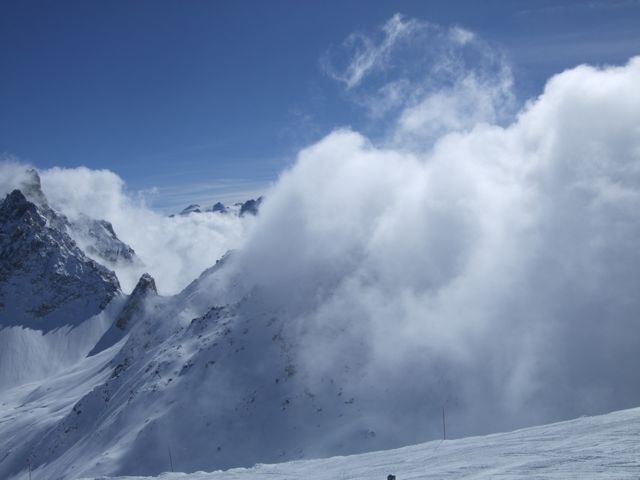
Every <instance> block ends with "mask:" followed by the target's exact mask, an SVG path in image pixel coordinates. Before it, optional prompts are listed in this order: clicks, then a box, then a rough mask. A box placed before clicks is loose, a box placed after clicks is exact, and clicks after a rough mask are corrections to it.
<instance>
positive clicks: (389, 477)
mask: <svg viewBox="0 0 640 480" xmlns="http://www.w3.org/2000/svg"><path fill="white" fill-rule="evenodd" d="M387 480H396V476H395V475H387Z"/></svg>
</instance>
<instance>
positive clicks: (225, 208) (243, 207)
mask: <svg viewBox="0 0 640 480" xmlns="http://www.w3.org/2000/svg"><path fill="white" fill-rule="evenodd" d="M262 200H263V197H258V198H255V199H254V198H250V199H249V200H246V201H244V202H236V203H233V204H231V205H225V204H224V203H222V202H216V203H214V204H213V206H212V207H210V208H203V207H201V206H200V205H199V204H197V203H194V204H191V205H189V206H187V207H186V208H184V209H183V210H182V211H181V212H180V213H179V214H178V215H181V216H185V215H191V214H192V213H217V214H224V215H235V216H238V217H243V216H245V215H257V214H258V211H259V209H260V205H261V204H262ZM172 216H173V215H172Z"/></svg>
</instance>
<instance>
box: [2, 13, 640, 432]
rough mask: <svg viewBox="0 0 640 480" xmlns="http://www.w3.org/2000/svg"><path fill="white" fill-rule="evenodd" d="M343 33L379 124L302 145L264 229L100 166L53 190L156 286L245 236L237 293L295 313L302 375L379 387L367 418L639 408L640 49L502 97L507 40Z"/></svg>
mask: <svg viewBox="0 0 640 480" xmlns="http://www.w3.org/2000/svg"><path fill="white" fill-rule="evenodd" d="M427 40H428V41H429V42H428V43H424V42H426V41H427ZM344 48H345V50H341V51H340V52H339V53H340V54H341V55H342V57H341V58H342V63H341V64H340V65H342V66H341V67H338V66H336V63H335V61H334V57H333V55H335V52H330V54H329V56H328V57H327V59H325V65H326V69H327V71H328V72H329V74H330V75H331V76H333V77H334V78H335V79H336V80H338V81H340V82H342V83H343V84H344V85H345V89H346V91H347V92H348V95H351V96H352V97H351V98H353V99H355V100H356V101H357V102H359V103H361V104H362V105H363V106H364V107H365V108H367V109H368V111H369V113H370V115H371V118H372V119H374V121H379V122H380V123H381V124H383V125H384V128H383V129H382V130H383V133H382V135H380V136H379V137H375V138H368V137H367V136H365V135H363V134H362V133H359V132H357V131H354V130H353V129H349V128H346V129H340V130H336V131H334V132H332V133H330V134H329V135H327V136H326V137H325V138H323V139H322V140H321V141H319V142H318V143H316V144H313V145H311V146H309V147H308V148H306V149H304V150H303V151H301V152H300V154H299V156H298V159H297V162H296V164H295V165H294V166H293V167H292V168H291V169H289V170H288V171H286V172H284V173H283V175H282V176H281V178H280V180H279V181H278V183H277V184H276V185H275V186H274V187H273V188H272V190H271V191H270V192H269V194H268V195H267V197H266V200H265V202H264V204H263V206H262V209H261V213H260V215H259V216H258V218H257V219H256V223H255V225H251V226H249V227H248V226H247V225H245V224H242V223H241V222H239V221H237V220H233V219H227V218H224V217H211V216H207V217H205V216H189V217H186V218H175V219H168V218H165V217H162V216H160V215H158V214H156V213H154V212H152V211H150V210H148V209H146V208H145V207H144V206H143V205H140V204H138V203H136V202H135V201H133V200H132V198H131V197H130V196H128V195H126V193H125V190H124V185H123V182H122V180H121V179H119V178H118V177H117V176H116V175H115V174H113V173H111V172H108V171H90V170H87V169H82V168H80V169H52V170H48V171H44V172H42V179H43V186H44V189H45V193H46V194H47V195H48V197H49V198H50V200H51V202H52V204H53V205H54V206H55V207H57V208H59V209H61V210H62V211H63V212H64V213H65V214H67V215H70V216H73V215H77V214H79V213H85V214H88V215H90V216H93V217H97V218H105V219H107V220H109V221H111V222H112V223H113V224H114V227H115V229H116V232H117V233H118V234H119V235H120V237H121V238H122V239H123V240H124V241H125V242H127V243H129V244H130V245H131V246H132V247H133V248H134V249H135V250H136V251H137V252H138V254H139V255H140V257H141V258H142V260H143V261H144V262H145V263H147V264H148V270H149V271H150V273H152V275H154V276H155V277H156V279H157V281H158V285H159V287H160V289H161V290H162V289H164V290H165V292H168V291H176V290H178V289H179V288H180V287H181V286H183V285H184V284H186V283H187V282H188V281H189V280H191V279H193V278H195V277H196V276H197V274H198V273H199V272H200V271H201V270H202V269H204V268H205V267H207V266H210V265H212V264H213V263H214V262H215V260H216V259H217V258H219V257H220V256H221V255H222V253H224V251H226V250H227V249H228V248H232V247H240V250H239V252H238V253H237V254H236V255H235V256H234V257H232V258H231V259H230V261H229V262H228V264H227V267H225V271H226V273H225V274H226V275H228V276H229V278H232V279H233V280H234V283H233V288H234V289H240V288H241V286H240V284H239V283H238V282H237V279H238V278H242V279H243V282H244V286H243V287H244V288H243V289H244V291H246V292H252V291H261V292H264V293H265V294H264V295H261V296H260V300H259V301H260V302H264V305H263V307H264V308H265V309H272V310H273V309H275V310H277V311H278V312H280V313H281V314H282V315H287V316H288V317H289V320H290V323H289V327H290V328H289V329H288V331H287V335H289V336H290V338H292V339H293V338H295V339H296V342H295V344H296V345H297V346H298V347H297V350H296V357H297V359H298V361H299V362H300V368H301V375H300V376H301V377H304V378H307V379H311V381H315V382H316V387H317V388H318V389H322V388H323V387H322V382H323V379H325V378H327V376H330V375H331V376H335V375H338V376H340V377H341V380H342V382H343V383H344V384H346V385H349V388H350V389H351V391H352V392H354V393H355V394H357V393H362V394H363V396H365V394H366V393H367V392H368V393H371V392H375V395H369V396H368V398H370V404H369V405H368V406H369V407H370V411H371V412H372V415H373V416H375V419H374V420H372V422H373V423H375V422H379V423H382V422H384V421H385V419H387V421H391V420H390V419H391V418H393V415H391V416H390V415H389V412H396V413H397V412H398V411H400V412H405V416H404V418H405V420H407V419H408V420H407V423H405V424H403V423H402V422H401V421H399V420H397V419H396V420H394V421H397V428H415V429H416V431H417V432H419V434H422V433H425V432H430V434H431V435H433V432H435V431H437V427H436V425H437V423H438V422H439V413H440V407H441V406H442V405H443V404H445V403H447V405H448V406H449V407H448V408H449V409H450V410H451V416H452V419H453V420H452V426H451V433H452V434H453V435H462V434H469V433H477V432H486V431H496V430H499V429H503V428H505V429H506V428H512V427H515V426H518V425H525V424H533V423H542V422H546V421H551V420H555V419H560V418H569V417H573V416H577V415H581V414H590V413H597V412H603V411H606V410H612V409H618V408H624V407H631V406H637V405H638V402H640V384H638V382H637V369H638V366H639V365H638V360H637V358H638V355H637V348H638V345H639V344H640V321H639V318H640V295H638V292H637V289H638V285H639V284H640V282H639V280H640V277H639V273H638V272H640V249H638V247H637V239H638V238H640V127H639V126H640V90H639V89H638V85H640V57H636V58H633V59H631V60H630V61H629V62H628V63H627V64H626V65H623V66H610V67H593V66H586V65H583V66H578V67H576V68H573V69H571V70H568V71H565V72H563V73H560V74H558V75H556V76H554V77H553V78H551V79H550V80H549V81H548V83H547V85H546V87H545V89H544V92H543V93H542V94H541V95H540V96H539V97H538V98H536V99H533V100H531V101H529V102H528V103H527V104H526V105H525V106H524V107H522V108H521V109H520V110H519V111H514V107H513V95H512V93H511V84H512V77H511V72H510V69H509V67H508V64H507V62H506V60H505V59H504V56H503V55H501V54H500V53H499V52H497V51H495V50H494V49H492V48H491V47H490V46H488V45H487V44H486V43H484V42H483V41H482V40H481V39H478V38H477V36H475V35H474V34H473V33H471V32H468V31H466V30H464V29H462V28H460V27H454V28H442V27H439V26H435V25H432V24H428V23H423V22H419V21H415V20H406V19H404V18H403V17H401V16H394V17H393V18H392V19H391V20H389V22H387V24H385V25H384V26H383V28H382V30H381V33H380V32H379V35H378V36H377V37H376V36H375V35H373V36H366V35H364V34H358V35H355V36H352V37H350V38H349V39H347V41H346V42H345V45H344ZM416 52H418V54H419V55H418V56H417V57H416V56H415V55H414V54H415V53H416ZM411 55H413V56H411ZM398 56H399V57H398ZM410 58H413V59H414V61H413V62H412V63H411V62H408V61H407V59H410ZM403 59H404V60H403ZM414 67H415V68H414ZM376 99H377V100H376ZM12 168H13V167H12ZM3 177H4V176H3ZM216 282H219V280H216ZM218 285H219V283H216V284H215V285H214V284H212V285H211V290H212V295H214V293H215V294H216V295H219V294H218V293H217V292H214V290H215V289H219V288H220V287H219V286H218ZM238 296H239V295H238V294H237V293H236V297H238ZM217 298H219V297H217ZM375 414H377V415H375ZM394 415H395V413H394ZM422 417H424V419H425V420H424V424H425V425H426V426H424V427H421V426H419V425H418V424H417V423H416V420H417V419H418V418H422ZM434 419H435V420H434ZM393 428H394V427H393V426H388V425H387V430H386V431H390V430H392V429H393ZM398 438H403V439H405V440H406V439H407V435H406V433H405V435H404V436H403V435H402V433H398Z"/></svg>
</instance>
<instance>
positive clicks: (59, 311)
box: [0, 190, 120, 331]
mask: <svg viewBox="0 0 640 480" xmlns="http://www.w3.org/2000/svg"><path fill="white" fill-rule="evenodd" d="M65 220H66V219H64V218H63V217H60V216H58V215H57V214H56V213H55V212H54V211H53V210H51V209H50V208H48V207H47V206H46V205H44V206H37V205H36V204H35V203H33V202H31V201H29V200H28V199H27V198H26V197H25V196H24V195H23V193H22V192H21V191H20V190H14V191H13V192H11V193H10V194H9V195H8V196H7V197H6V198H5V199H4V201H3V202H2V204H1V205H0V312H1V315H0V324H1V325H2V326H11V325H20V326H24V327H29V328H34V329H39V330H44V331H47V330H51V329H54V328H57V327H60V326H63V325H68V324H71V325H77V324H79V323H81V322H82V321H84V320H86V319H87V318H89V317H91V316H93V315H96V314H98V313H100V312H101V311H102V310H103V309H104V308H105V307H106V306H107V304H108V303H109V302H110V301H111V299H113V297H114V296H115V295H117V294H118V293H119V291H120V285H119V282H118V279H117V278H116V276H115V274H114V273H113V272H112V271H110V270H108V269H107V268H105V267H103V266H102V265H100V264H98V263H96V262H95V261H93V260H91V259H89V258H88V257H87V256H86V255H85V254H84V252H83V251H82V250H81V249H80V248H79V247H78V246H77V244H76V243H75V242H74V241H73V240H72V239H71V237H70V236H69V235H68V234H67V233H66V232H65V231H64V229H63V227H64V226H65V225H66V221H65Z"/></svg>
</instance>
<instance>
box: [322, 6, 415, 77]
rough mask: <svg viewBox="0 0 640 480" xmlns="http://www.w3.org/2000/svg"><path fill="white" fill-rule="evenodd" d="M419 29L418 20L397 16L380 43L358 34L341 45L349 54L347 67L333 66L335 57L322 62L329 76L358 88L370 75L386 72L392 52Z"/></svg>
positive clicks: (386, 26) (388, 26) (392, 18)
mask: <svg viewBox="0 0 640 480" xmlns="http://www.w3.org/2000/svg"><path fill="white" fill-rule="evenodd" d="M419 27H420V24H419V23H418V22H417V21H415V20H405V19H404V18H403V17H402V16H401V15H400V14H395V15H394V16H393V17H391V18H390V19H389V20H388V21H387V22H386V23H385V24H384V25H383V26H382V28H381V33H382V36H381V38H380V41H378V42H376V40H374V39H372V38H370V37H368V36H366V35H363V34H358V33H354V34H351V35H350V36H349V37H347V39H346V40H345V41H344V43H343V45H342V47H343V48H344V49H345V50H346V51H347V59H346V65H344V66H343V67H342V68H339V67H337V66H336V65H335V64H334V61H335V58H333V57H332V56H331V55H329V56H327V57H325V58H324V59H323V62H322V65H323V67H324V69H325V71H326V72H327V74H328V75H330V76H331V77H332V78H334V79H335V80H338V81H340V82H343V83H344V84H345V86H346V87H347V88H348V89H350V88H353V87H356V86H358V85H359V84H360V83H361V82H362V81H363V80H364V79H365V77H366V76H367V75H369V74H370V73H372V72H375V71H379V70H384V69H385V68H386V67H387V64H388V61H389V58H390V56H391V53H392V52H393V50H394V49H395V48H396V47H397V46H398V44H400V43H402V42H403V41H405V40H407V39H408V38H410V37H411V36H412V35H413V34H414V32H415V31H416V29H417V28H419Z"/></svg>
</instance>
